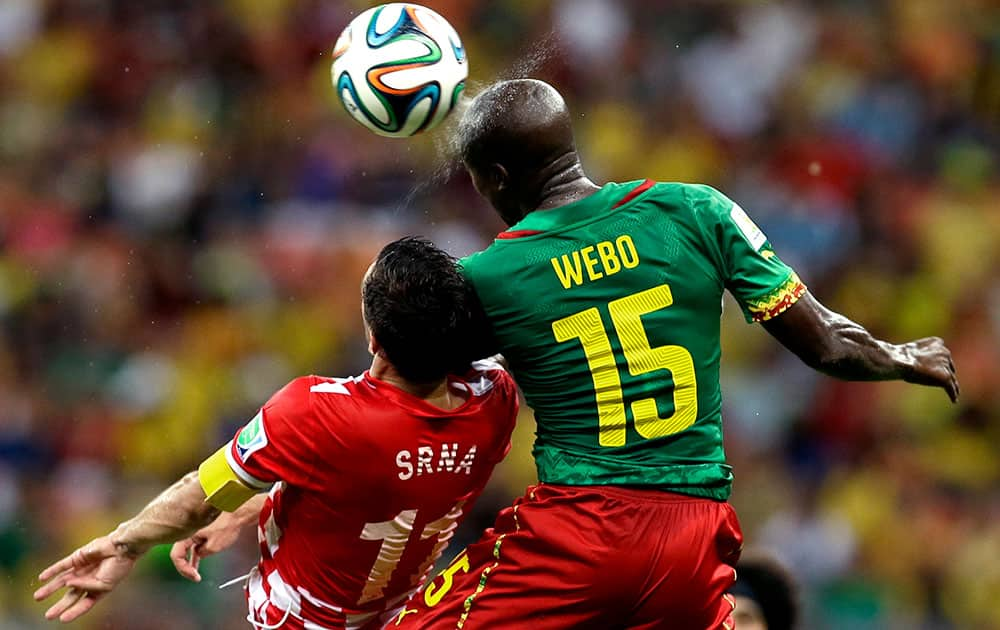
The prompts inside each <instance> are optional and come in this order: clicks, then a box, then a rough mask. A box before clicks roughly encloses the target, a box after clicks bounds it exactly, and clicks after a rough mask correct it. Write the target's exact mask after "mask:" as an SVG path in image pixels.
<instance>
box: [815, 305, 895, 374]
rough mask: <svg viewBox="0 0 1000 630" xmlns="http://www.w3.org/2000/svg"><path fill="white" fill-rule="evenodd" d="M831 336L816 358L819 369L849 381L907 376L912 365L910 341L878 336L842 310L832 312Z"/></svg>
mask: <svg viewBox="0 0 1000 630" xmlns="http://www.w3.org/2000/svg"><path fill="white" fill-rule="evenodd" d="M829 314H830V317H829V320H830V321H829V324H830V327H829V333H830V336H829V338H828V341H827V343H826V344H824V346H823V349H822V351H821V352H819V353H818V354H817V355H816V357H815V359H814V363H815V364H814V365H813V367H815V368H816V369H817V370H819V371H821V372H823V373H824V374H828V375H830V376H834V377H836V378H840V379H844V380H850V381H889V380H897V379H904V378H906V375H907V374H908V373H909V371H911V370H912V368H913V357H912V354H911V353H910V352H909V349H908V347H907V344H902V345H896V344H891V343H888V342H885V341H882V340H880V339H876V338H875V337H874V336H873V335H872V334H871V333H870V332H868V330H867V329H866V328H865V327H864V326H862V325H861V324H858V323H856V322H853V321H851V320H849V319H847V318H846V317H844V316H843V315H840V314H839V313H834V312H832V311H830V312H829Z"/></svg>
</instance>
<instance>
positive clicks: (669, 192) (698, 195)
mask: <svg viewBox="0 0 1000 630" xmlns="http://www.w3.org/2000/svg"><path fill="white" fill-rule="evenodd" d="M650 196H651V197H652V198H655V199H657V200H660V201H667V202H671V203H672V204H676V205H684V206H688V207H690V208H692V209H693V210H695V211H716V212H718V211H723V210H725V211H728V210H729V209H730V208H731V207H732V205H733V202H732V201H731V200H730V199H729V198H728V197H727V196H726V195H725V194H723V193H722V191H720V190H719V189H717V188H715V187H713V186H710V185H708V184H695V183H688V182H657V183H656V185H654V186H653V187H652V189H651V190H650Z"/></svg>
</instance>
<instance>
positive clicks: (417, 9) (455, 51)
mask: <svg viewBox="0 0 1000 630" xmlns="http://www.w3.org/2000/svg"><path fill="white" fill-rule="evenodd" d="M468 73H469V65H468V62H467V60H466V57H465V49H464V48H463V47H462V41H461V40H460V39H459V37H458V33H457V32H456V31H455V29H454V28H452V26H451V24H449V23H448V22H447V20H445V19H444V18H443V17H441V16H440V15H438V14H437V13H435V12H434V11H432V10H430V9H428V8H427V7H423V6H420V5H418V4H410V3H403V2H394V3H391V4H383V5H379V6H377V7H372V8H371V9H368V10H367V11H365V12H364V13H362V14H361V15H359V16H357V17H356V18H354V19H353V20H351V23H350V24H348V25H347V28H346V29H344V32H343V33H341V35H340V38H339V39H338V40H337V44H336V46H335V47H334V49H333V68H332V75H333V76H332V78H333V85H334V88H336V90H337V95H338V96H339V97H340V101H341V102H342V103H343V104H344V108H345V109H347V111H348V113H350V114H351V116H352V117H353V118H354V119H355V120H357V121H358V122H360V123H361V124H362V125H364V126H365V127H368V128H369V129H371V130H372V131H374V132H375V133H377V134H379V135H381V136H389V137H394V138H401V137H407V136H412V135H414V134H416V133H420V132H422V131H427V130H428V129H431V128H433V127H434V126H436V125H437V124H438V123H440V122H441V121H442V120H444V118H445V117H446V116H447V115H448V113H449V112H450V111H451V110H452V109H453V108H454V107H455V103H457V102H458V98H459V95H460V94H461V93H462V90H463V89H465V78H466V77H467V76H468Z"/></svg>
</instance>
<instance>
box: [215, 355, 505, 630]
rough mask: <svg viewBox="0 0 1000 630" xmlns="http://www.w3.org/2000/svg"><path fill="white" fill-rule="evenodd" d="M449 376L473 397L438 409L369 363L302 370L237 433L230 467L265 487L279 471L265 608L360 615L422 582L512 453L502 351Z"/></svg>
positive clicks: (387, 605) (337, 620) (321, 619)
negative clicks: (338, 370) (324, 373)
mask: <svg viewBox="0 0 1000 630" xmlns="http://www.w3.org/2000/svg"><path fill="white" fill-rule="evenodd" d="M449 379H450V386H451V387H452V389H453V391H456V392H458V393H459V394H461V395H463V396H465V397H466V402H465V403H464V404H463V405H462V406H461V407H459V408H457V409H454V410H450V411H444V410H441V409H438V408H436V407H434V406H431V405H429V404H428V403H427V402H425V401H423V400H421V399H419V398H416V397H414V396H412V395H410V394H408V393H406V392H404V391H402V390H400V389H398V388H397V387H395V386H393V385H390V384H388V383H386V382H383V381H380V380H378V379H375V378H373V377H372V376H371V374H369V373H368V372H365V373H364V374H363V375H361V376H357V377H353V378H325V377H320V376H306V377H302V378H298V379H295V380H294V381H292V382H291V383H289V384H288V385H286V386H285V387H284V388H283V389H281V390H280V391H279V392H278V393H276V394H275V395H274V396H273V397H272V398H271V399H270V400H269V401H268V402H267V404H265V405H264V407H263V408H262V409H261V410H260V412H259V413H258V414H257V415H256V416H255V417H254V418H253V419H252V420H251V421H250V423H248V424H247V425H246V426H245V427H244V428H243V429H242V430H241V431H240V432H239V433H238V434H237V435H236V437H235V438H234V439H233V441H232V443H231V444H230V447H229V450H228V452H227V459H228V461H229V464H230V466H231V467H232V469H233V471H234V472H235V473H236V474H237V475H238V476H239V477H240V478H241V479H242V480H243V481H244V482H246V483H247V484H249V485H251V486H253V487H256V488H260V489H262V490H263V489H266V488H268V487H269V486H271V485H272V484H273V483H275V482H281V483H280V484H279V485H278V486H275V488H274V489H273V490H272V492H271V495H270V497H269V499H268V501H267V504H266V506H265V508H264V510H263V511H262V513H261V520H260V531H259V534H260V536H259V538H260V541H261V552H262V557H261V562H260V565H259V566H258V570H257V572H255V575H254V576H253V577H252V579H251V581H250V585H249V588H250V593H249V595H250V600H251V604H252V605H253V606H255V607H256V606H261V607H263V608H264V610H258V611H257V612H258V618H259V619H262V620H267V619H274V618H275V616H277V618H278V619H280V618H281V617H282V616H283V615H284V613H285V611H286V610H291V612H290V615H291V616H292V617H295V618H297V619H298V620H299V623H301V621H302V620H305V621H308V622H310V623H309V624H307V625H308V626H309V627H329V628H337V627H344V626H345V625H347V626H348V627H360V626H361V625H363V623H360V622H363V621H365V620H367V619H374V618H376V617H377V616H379V613H381V612H382V611H385V610H389V609H391V608H393V607H396V606H397V605H399V604H401V603H402V602H403V601H404V600H405V598H406V597H407V596H409V595H410V594H411V593H412V592H413V591H414V590H415V589H416V588H417V587H418V586H419V585H420V584H422V582H423V580H424V579H425V578H426V575H427V573H428V572H429V570H430V569H431V567H432V566H433V564H434V562H435V560H437V558H438V557H439V556H440V555H441V553H442V552H443V550H444V547H445V546H446V545H447V543H448V541H449V539H450V538H451V537H452V534H453V532H454V530H455V528H456V527H457V525H458V523H459V522H460V521H461V520H462V518H463V517H464V515H465V514H467V513H468V511H469V508H470V506H471V504H472V502H473V501H474V500H475V499H476V498H477V497H478V496H479V494H480V493H481V492H482V490H483V487H484V486H485V485H486V482H487V480H488V478H489V476H490V474H491V473H492V472H493V468H494V466H495V465H496V464H497V463H498V462H499V461H500V460H502V459H503V457H504V456H505V455H506V454H507V451H508V450H509V448H510V436H511V432H512V431H513V428H514V423H515V419H516V416H517V409H518V400H517V391H516V388H515V385H514V382H513V380H512V379H511V377H510V375H508V374H507V373H506V372H505V371H504V370H503V369H502V368H501V367H500V366H499V365H497V364H496V363H492V362H478V363H476V364H473V369H472V370H471V371H470V372H469V373H467V374H466V375H464V377H463V378H457V377H449ZM345 619H346V620H347V622H348V623H346V624H345ZM313 624H315V625H313Z"/></svg>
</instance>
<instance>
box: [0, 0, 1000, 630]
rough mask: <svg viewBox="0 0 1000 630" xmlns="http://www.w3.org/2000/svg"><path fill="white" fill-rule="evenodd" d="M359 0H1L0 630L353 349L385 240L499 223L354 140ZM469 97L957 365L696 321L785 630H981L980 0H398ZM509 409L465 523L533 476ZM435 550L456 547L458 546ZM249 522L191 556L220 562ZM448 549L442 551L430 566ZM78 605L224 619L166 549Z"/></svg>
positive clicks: (443, 161)
mask: <svg viewBox="0 0 1000 630" xmlns="http://www.w3.org/2000/svg"><path fill="white" fill-rule="evenodd" d="M368 4H369V3H365V2H359V1H353V2H351V1H339V0H219V1H217V2H198V1H197V0H169V1H168V0H151V1H149V2H141V3H139V2H129V1H127V0H4V2H2V3H0V627H3V628H4V629H10V630H18V629H33V628H41V627H44V622H42V611H43V607H42V606H41V605H36V604H34V603H33V602H32V601H31V599H30V594H31V591H32V590H33V589H34V584H35V579H34V576H35V575H36V574H37V572H38V571H39V570H40V568H42V567H44V566H45V565H47V564H48V563H49V562H51V561H53V560H55V559H56V558H57V557H59V556H60V555H61V554H62V553H63V552H65V551H68V550H70V549H71V548H73V547H74V546H76V545H78V544H80V543H83V542H85V541H87V540H89V539H90V538H92V537H94V536H96V535H98V534H100V533H102V532H104V531H106V530H108V529H110V528H111V527H112V526H113V525H114V524H115V523H116V522H117V521H118V520H120V519H121V518H123V517H124V516H125V515H126V514H128V513H131V512H134V511H135V510H136V509H137V508H138V507H140V506H141V505H142V504H143V503H144V502H145V501H146V500H148V499H149V498H150V497H151V496H152V494H153V493H154V492H155V491H156V489H157V488H159V487H162V486H163V485H164V484H166V483H168V482H169V481H171V480H172V479H174V478H176V477H178V476H179V475H180V474H182V473H183V472H185V471H187V470H190V469H192V468H193V467H194V466H196V465H197V464H198V462H200V461H201V459H202V458H203V457H204V456H206V455H207V454H209V453H210V452H212V451H213V450H214V449H215V448H217V447H218V445H219V444H221V443H222V442H223V441H224V440H226V439H228V438H230V437H231V436H232V434H233V432H234V431H235V429H236V428H237V427H238V426H240V425H241V424H243V423H244V422H245V421H246V420H247V419H248V418H250V417H251V416H252V415H253V414H254V413H255V411H256V408H257V407H258V406H259V405H260V404H261V403H262V402H263V401H264V399H265V398H266V397H267V396H268V395H269V394H270V393H271V392H273V391H274V390H275V389H277V388H278V387H280V386H281V385H283V384H284V383H285V382H287V381H288V380H290V379H291V378H292V377H294V376H296V375H298V374H304V373H319V374H326V375H348V374H353V373H357V372H358V371H359V370H360V369H363V368H364V366H365V364H366V359H367V355H366V350H365V344H364V341H363V334H362V330H361V324H360V317H359V283H360V279H361V276H362V274H363V271H364V269H365V267H366V266H367V265H368V263H369V262H370V260H371V258H372V256H373V255H374V254H375V252H377V251H378V249H379V247H380V246H381V245H382V244H384V243H385V242H387V241H388V240H390V239H392V238H394V237H396V236H399V235H402V234H407V233H419V234H424V235H426V236H429V237H431V238H433V239H434V240H435V241H436V242H438V243H439V244H441V245H443V246H445V247H447V248H448V249H450V250H451V251H452V252H453V253H456V254H465V253H468V252H470V251H473V250H475V249H478V248H481V247H483V246H484V245H486V244H487V243H488V242H489V240H490V238H492V235H493V234H495V233H496V232H497V231H499V230H500V229H502V225H501V224H500V222H499V220H498V219H497V218H496V217H495V216H494V215H493V214H492V211H491V210H490V209H489V208H488V207H487V205H486V204H485V202H483V201H482V200H480V199H479V198H478V196H477V195H476V194H475V191H474V190H473V189H472V187H471V185H470V184H469V182H468V180H467V178H466V177H465V176H464V175H463V174H462V173H461V172H460V171H459V170H457V169H456V168H455V165H454V164H453V163H452V161H451V160H450V159H449V157H448V147H449V142H448V129H447V128H444V129H440V130H437V131H434V132H431V133H429V134H427V135H426V136H425V137H420V138H416V139H413V140H389V139H382V138H378V137H376V136H373V135H372V134H370V133H369V132H368V131H366V130H364V129H363V128H362V127H360V126H359V125H357V124H355V123H354V122H352V121H351V120H350V119H349V118H348V117H347V115H346V114H345V113H344V112H343V111H342V109H341V108H340V105H339V103H337V101H336V96H335V93H334V90H333V89H332V88H331V86H330V79H329V64H330V47H331V46H332V43H333V42H334V40H335V39H336V36H337V35H338V33H339V31H340V30H341V29H342V28H343V26H344V25H346V23H347V22H348V21H349V19H350V17H351V16H352V15H354V14H356V13H357V11H358V10H359V9H360V8H363V7H364V6H367V5H368ZM425 4H427V5H429V6H431V7H433V8H435V9H437V10H438V11H439V12H441V13H442V14H443V15H445V16H446V17H448V18H449V20H450V21H452V23H453V24H454V25H455V27H456V28H457V29H458V31H459V33H461V35H462V37H463V39H464V42H465V44H466V47H467V49H468V51H469V58H470V61H471V74H470V85H469V92H470V93H475V90H476V88H477V86H482V85H483V84H486V83H488V82H489V81H490V80H491V79H493V78H496V77H501V76H503V77H509V76H517V75H537V76H541V77H544V78H547V79H549V80H551V81H552V82H554V83H555V84H556V85H557V86H559V87H560V89H562V90H563V91H564V92H565V93H567V95H568V96H569V98H570V105H571V107H572V109H573V110H574V111H575V112H576V113H577V114H578V116H579V118H578V119H577V131H578V135H579V137H580V139H581V145H582V146H581V147H580V148H581V152H582V155H583V158H584V161H585V163H586V164H588V167H589V170H590V171H591V172H592V174H594V175H596V176H597V177H598V178H600V179H602V180H619V179H629V178H637V177H649V178H653V179H661V180H671V181H672V180H680V181H695V182H705V183H710V184H712V185H715V186H717V187H718V188H720V189H722V190H723V191H725V192H726V193H727V194H728V195H729V196H731V197H733V198H734V199H736V200H738V201H739V203H740V204H741V205H742V206H743V207H744V208H745V209H746V210H747V211H748V212H749V213H750V214H751V215H752V216H754V217H755V219H757V221H758V223H759V224H760V225H761V227H762V228H763V229H764V231H765V232H766V233H767V234H768V235H769V237H770V238H771V241H772V242H773V243H774V245H775V247H776V249H777V250H778V252H779V253H781V255H782V257H783V258H784V259H785V260H786V261H787V262H789V263H790V264H792V265H793V266H794V267H796V268H797V270H798V271H799V275H800V276H802V278H803V279H804V280H805V281H806V283H807V284H809V286H810V288H811V290H812V291H813V292H814V293H815V294H816V295H817V296H819V297H820V298H821V299H822V300H824V301H826V302H828V303H829V304H830V305H831V306H832V307H834V308H836V309H838V310H840V311H842V312H844V313H846V314H848V315H850V316H852V317H853V318H855V319H857V320H858V321H860V322H862V323H863V324H864V325H865V326H867V327H868V328H869V329H870V330H872V331H873V333H875V334H877V335H880V336H884V337H885V338H888V339H891V340H903V339H908V338H915V337H921V336H927V335H939V336H941V337H943V338H944V339H945V340H946V341H947V342H948V344H949V346H950V347H951V348H952V350H953V352H954V356H955V363H956V365H957V367H958V372H959V376H960V379H961V383H962V398H961V400H960V402H959V404H958V405H955V406H952V405H950V404H949V402H948V400H947V397H946V396H945V395H944V394H943V393H942V392H940V391H939V390H931V389H918V388H914V387H912V386H905V385H902V384H846V383H840V382H836V381H833V380H831V379H827V378H825V377H822V376H819V375H817V374H816V373H814V372H812V371H811V370H809V369H808V368H806V367H805V366H803V365H801V364H800V363H799V362H798V361H797V359H795V358H794V357H793V356H792V355H791V354H789V353H787V352H785V351H784V350H782V349H781V348H780V346H779V345H778V344H777V343H776V342H774V341H772V340H770V339H769V338H768V337H767V335H766V333H764V332H763V331H762V330H759V329H758V328H757V327H750V326H747V325H746V324H744V323H743V320H742V317H741V315H740V314H739V312H738V309H737V308H735V305H734V304H729V306H731V307H732V308H727V309H726V311H725V313H724V334H723V337H724V338H723V348H724V354H725V358H724V359H723V389H724V391H725V396H726V409H725V414H726V415H725V423H726V426H727V436H726V437H727V449H728V455H729V458H730V460H731V463H732V464H733V465H734V467H735V469H736V484H735V489H734V496H733V503H734V504H735V506H736V508H737V510H738V513H739V514H740V516H741V519H742V522H743V527H744V532H745V534H746V539H747V541H748V544H749V545H750V546H752V547H757V548H762V549H769V550H772V551H773V552H774V553H775V554H776V555H778V556H779V557H781V558H783V559H784V560H785V561H786V562H787V563H788V564H789V566H790V568H791V570H792V572H793V574H794V575H795V577H796V578H797V580H798V581H799V582H800V585H801V588H802V592H803V596H804V600H805V601H804V604H805V613H806V617H807V619H808V620H810V625H809V627H817V628H858V629H865V628H872V629H875V628H879V629H882V628H925V629H928V630H932V629H946V628H1000V607H998V606H997V605H996V602H995V597H996V594H997V593H1000V566H998V564H997V562H996V560H997V558H1000V447H998V444H1000V9H998V8H997V5H996V4H995V3H993V2H991V1H990V0H881V1H879V2H862V1H857V0H825V1H822V2H821V1H818V0H816V1H813V2H805V1H801V2H791V1H783V2H752V1H745V2H732V1H723V0H704V1H695V0H682V1H679V2H673V1H671V2H666V1H663V2H649V1H643V0H627V1H617V0H555V1H553V2H527V1H523V0H503V1H495V2H485V1H479V2H466V1H462V0H448V1H444V0H440V1H438V0H427V1H426V2H425ZM531 433H532V420H531V418H530V414H527V413H525V414H524V415H523V417H522V419H521V422H520V425H519V428H518V431H517V433H516V434H515V444H514V450H513V451H512V452H511V454H510V456H509V457H508V459H507V461H506V462H504V464H502V466H501V468H499V469H498V472H497V474H496V476H495V478H494V480H493V482H492V484H491V488H490V490H489V491H488V494H487V495H486V496H484V498H483V499H482V500H481V501H480V503H479V504H478V506H477V508H476V515H475V517H474V518H471V519H470V521H469V523H467V525H466V526H464V528H463V531H464V538H463V537H460V540H458V541H457V542H456V543H455V544H456V545H461V544H464V542H466V541H468V540H469V539H471V538H473V537H475V536H476V535H477V534H478V532H479V531H480V530H481V529H482V528H483V527H485V526H487V525H488V524H489V523H490V522H491V520H492V516H493V515H494V514H495V512H496V510H497V509H498V508H499V507H501V506H503V505H504V504H506V503H507V502H508V501H509V500H510V498H511V497H513V496H515V495H518V494H520V493H521V492H522V491H523V488H524V486H525V485H527V484H528V483H530V482H532V481H533V480H534V469H533V465H532V464H531V459H530V445H531ZM459 548H460V547H457V546H456V547H453V548H452V550H451V552H452V553H453V552H455V551H457V550H458V549H459ZM254 553H255V546H254V545H253V544H252V542H251V541H249V540H248V541H246V544H243V545H241V549H240V550H239V551H233V552H230V553H228V554H227V555H225V556H224V557H222V558H219V559H217V560H216V561H215V562H211V563H207V565H206V569H205V573H206V582H210V583H211V582H214V583H220V582H223V581H225V580H226V579H228V578H229V577H232V576H235V575H239V574H241V573H244V572H245V571H246V570H248V569H249V567H250V566H251V565H252V563H253V558H254ZM450 555H451V553H448V554H446V557H450ZM140 570H141V571H142V572H143V573H144V575H143V577H142V579H139V580H135V581H134V582H133V583H132V584H126V585H125V587H124V588H123V589H122V590H121V592H118V593H115V594H114V595H113V596H112V598H111V599H110V600H109V601H107V602H103V603H101V604H100V605H99V607H98V609H97V610H95V612H94V614H93V615H91V617H92V619H86V620H84V621H82V622H81V624H80V625H81V626H82V627H84V628H88V627H93V628H129V629H135V630H153V629H158V628H242V627H246V622H245V621H243V615H244V614H245V607H244V604H243V600H242V596H241V594H240V593H238V592H236V589H234V590H229V591H222V592H221V593H220V592H218V591H216V589H214V588H212V587H211V586H210V585H209V584H206V583H203V584H199V585H190V584H187V583H184V582H183V581H182V580H181V579H180V578H179V577H178V576H176V574H174V573H173V569H172V567H171V566H170V564H169V560H168V559H167V558H166V550H163V552H162V553H161V554H159V555H158V556H156V557H155V558H154V559H151V560H146V561H144V562H143V564H142V567H141V569H140Z"/></svg>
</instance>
